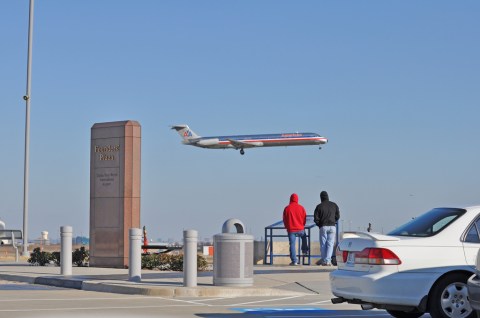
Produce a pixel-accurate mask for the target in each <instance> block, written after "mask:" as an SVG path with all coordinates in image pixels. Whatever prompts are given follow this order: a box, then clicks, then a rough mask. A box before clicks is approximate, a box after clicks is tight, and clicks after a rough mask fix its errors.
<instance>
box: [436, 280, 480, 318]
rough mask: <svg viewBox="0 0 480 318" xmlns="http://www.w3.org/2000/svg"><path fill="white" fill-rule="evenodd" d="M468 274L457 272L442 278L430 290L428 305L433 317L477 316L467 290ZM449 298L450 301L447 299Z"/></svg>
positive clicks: (464, 317) (460, 317) (473, 317)
mask: <svg viewBox="0 0 480 318" xmlns="http://www.w3.org/2000/svg"><path fill="white" fill-rule="evenodd" d="M467 280H468V276H467V275H465V274H460V273H455V274H450V275H447V276H445V277H443V278H441V279H440V280H439V281H438V282H437V283H436V284H435V286H434V288H433V289H432V291H431V292H430V296H429V299H428V303H429V305H428V307H429V310H430V315H431V316H432V318H449V317H452V314H453V316H454V317H458V318H475V317H477V314H476V313H475V311H474V310H473V308H472V306H471V305H470V301H469V299H468V290H467ZM446 300H448V301H446Z"/></svg>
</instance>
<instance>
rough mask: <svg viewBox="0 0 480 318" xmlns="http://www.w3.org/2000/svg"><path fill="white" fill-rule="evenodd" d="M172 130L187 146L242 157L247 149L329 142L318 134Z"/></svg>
mask: <svg viewBox="0 0 480 318" xmlns="http://www.w3.org/2000/svg"><path fill="white" fill-rule="evenodd" d="M171 128H172V129H175V130H176V131H177V132H178V134H179V135H180V137H182V139H183V141H182V143H183V144H185V145H190V146H195V147H201V148H211V149H227V148H233V149H235V150H240V154H241V155H244V154H245V150H244V149H245V148H255V147H278V146H309V145H323V144H326V143H327V142H328V139H327V138H325V137H322V136H320V135H319V134H316V133H283V134H261V135H235V136H212V137H200V136H199V135H197V134H196V133H194V132H193V131H192V130H191V129H190V128H189V127H188V125H175V126H171ZM319 149H322V147H319Z"/></svg>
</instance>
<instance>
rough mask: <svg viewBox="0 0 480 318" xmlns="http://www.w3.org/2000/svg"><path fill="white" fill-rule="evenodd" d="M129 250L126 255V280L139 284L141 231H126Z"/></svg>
mask: <svg viewBox="0 0 480 318" xmlns="http://www.w3.org/2000/svg"><path fill="white" fill-rule="evenodd" d="M128 234H129V237H130V249H129V254H128V280H129V281H131V282H140V281H141V280H142V230H141V229H137V228H131V229H129V230H128Z"/></svg>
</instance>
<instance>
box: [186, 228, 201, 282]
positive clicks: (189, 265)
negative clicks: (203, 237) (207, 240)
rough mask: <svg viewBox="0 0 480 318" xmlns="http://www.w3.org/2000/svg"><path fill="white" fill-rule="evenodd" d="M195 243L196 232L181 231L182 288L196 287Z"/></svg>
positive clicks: (196, 239)
mask: <svg viewBox="0 0 480 318" xmlns="http://www.w3.org/2000/svg"><path fill="white" fill-rule="evenodd" d="M197 241H198V232H197V231H195V230H185V231H183V286H185V287H196V286H197Z"/></svg>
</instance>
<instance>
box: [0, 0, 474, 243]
mask: <svg viewBox="0 0 480 318" xmlns="http://www.w3.org/2000/svg"><path fill="white" fill-rule="evenodd" d="M479 16H480V2H478V1H437V0H436V1H278V0H275V1H249V0H245V1H157V0H144V1H118V0H103V1H93V0H90V1H61V0H43V1H38V0H37V1H36V3H35V30H34V45H33V70H32V75H33V76H32V99H31V148H30V149H31V157H30V158H31V159H30V160H31V165H30V171H31V174H30V212H29V233H30V234H29V237H30V238H36V237H39V236H40V232H41V231H43V230H47V231H49V232H50V233H51V236H52V237H53V238H55V237H58V232H59V227H60V226H62V225H72V226H73V228H74V235H88V231H89V221H88V220H89V186H90V185H89V165H90V161H89V158H90V148H89V142H90V128H91V126H92V125H93V124H94V123H97V122H105V121H117V120H129V119H130V120H137V121H138V122H140V124H141V125H142V201H141V223H142V225H146V226H147V229H148V232H149V235H150V237H151V238H153V239H157V238H162V239H167V238H181V236H182V230H183V229H187V228H193V229H197V230H198V231H199V234H200V236H201V237H210V236H212V235H213V234H216V233H219V232H220V231H221V226H222V224H223V222H224V221H225V220H226V219H228V218H231V217H236V218H238V219H240V220H242V221H243V222H244V223H245V225H246V227H247V231H248V232H250V233H252V234H254V235H255V236H256V237H260V236H263V229H264V227H265V226H267V225H269V224H271V223H274V222H275V221H278V220H280V219H281V214H282V211H283V208H284V206H285V205H286V204H287V203H288V199H289V196H290V194H291V193H293V192H296V193H298V195H299V197H300V203H301V204H303V205H304V206H305V208H306V209H307V211H308V212H309V214H311V213H313V210H314V208H315V205H316V204H317V203H318V201H319V193H320V191H322V190H326V191H328V192H329V194H330V198H331V199H332V200H333V201H336V202H337V203H338V204H339V206H340V210H341V214H342V215H341V218H342V220H343V222H342V223H344V226H345V228H346V229H348V227H350V228H351V229H358V228H362V229H364V228H365V227H366V226H367V225H368V222H371V223H372V225H373V228H374V230H376V231H382V229H383V231H384V232H387V231H389V230H391V229H393V228H394V227H395V226H397V225H400V224H401V223H404V222H405V221H406V220H408V219H410V218H411V217H413V216H416V215H418V214H419V213H422V212H424V211H426V210H428V209H430V208H432V207H437V206H453V205H473V204H480V181H479V180H480V178H479V163H478V162H479V158H480V147H479V146H478V145H479V143H478V138H479V137H480V124H479V119H480V86H479V85H480V58H479V57H480V41H479V39H480V19H479ZM27 26H28V0H4V1H1V2H0V41H1V42H0V43H1V51H0V52H1V55H0V63H1V64H0V107H1V108H0V109H1V116H2V117H1V118H2V121H1V125H0V143H1V148H0V149H1V154H2V155H1V156H0V167H1V168H0V169H1V170H0V171H1V174H0V175H1V178H0V193H1V199H0V219H1V220H3V221H4V222H6V224H7V227H9V228H21V227H22V219H23V212H22V202H23V155H24V148H23V147H24V127H25V119H24V117H25V103H24V101H23V100H22V96H23V95H24V94H25V86H26V84H25V83H26V61H27ZM172 124H189V125H190V127H191V128H192V129H193V130H194V131H195V132H196V133H198V134H200V135H216V134H222V135H225V134H249V133H252V134H254V133H277V132H295V131H306V132H317V133H319V134H321V135H323V136H326V137H327V138H329V143H328V144H327V145H326V146H325V147H323V149H322V150H318V149H317V147H313V146H312V147H290V148H283V147H282V148H263V149H254V150H247V151H246V154H245V156H240V155H239V154H238V152H236V151H233V150H206V149H199V148H194V147H187V146H184V145H182V144H181V143H180V139H179V136H178V135H177V134H176V133H175V132H174V131H172V130H170V129H169V125H172ZM315 233H316V232H315Z"/></svg>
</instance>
